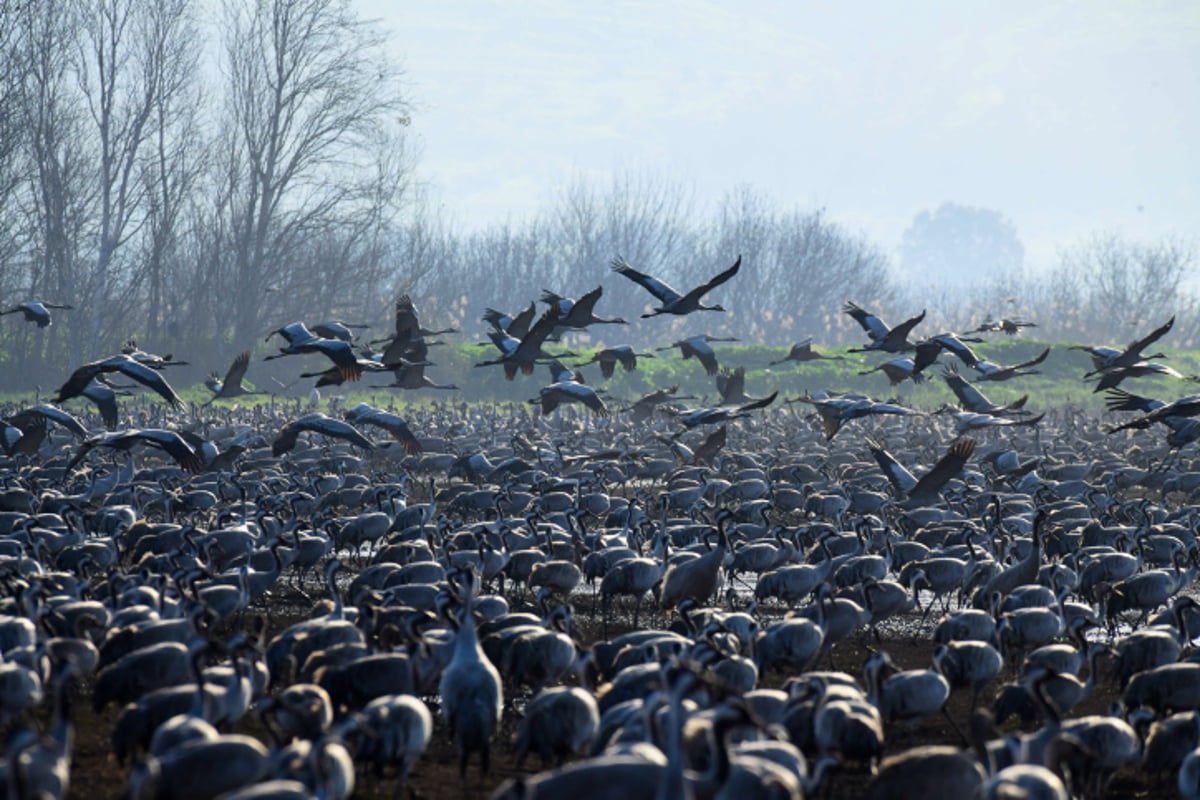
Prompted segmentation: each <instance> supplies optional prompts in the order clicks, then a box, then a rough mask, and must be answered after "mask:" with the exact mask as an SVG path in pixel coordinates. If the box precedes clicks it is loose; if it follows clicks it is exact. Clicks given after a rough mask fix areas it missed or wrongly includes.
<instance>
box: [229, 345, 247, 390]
mask: <svg viewBox="0 0 1200 800" xmlns="http://www.w3.org/2000/svg"><path fill="white" fill-rule="evenodd" d="M248 366H250V351H249V350H246V351H245V352H243V353H241V354H240V355H239V356H238V357H237V358H235V359H234V360H233V363H232V364H230V365H229V371H228V372H226V373H225V381H224V385H225V386H226V387H228V388H229V389H236V388H238V387H240V386H241V385H242V378H244V377H245V376H246V368H247V367H248Z"/></svg>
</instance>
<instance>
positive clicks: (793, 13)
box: [356, 0, 1200, 266]
mask: <svg viewBox="0 0 1200 800" xmlns="http://www.w3.org/2000/svg"><path fill="white" fill-rule="evenodd" d="M356 5H357V7H358V8H359V10H360V12H361V13H362V14H363V15H364V16H369V17H375V18H379V19H380V20H381V21H382V22H383V23H384V24H386V25H388V26H390V27H391V28H393V29H394V32H395V34H394V43H395V44H394V46H395V49H396V55H397V56H398V57H399V59H400V60H401V62H402V64H403V66H404V69H405V71H406V73H407V78H408V81H409V83H410V88H411V94H412V96H413V98H414V99H415V101H416V102H417V104H418V107H417V109H416V111H415V113H414V114H413V128H412V129H413V132H414V133H415V134H416V135H417V136H418V138H419V141H420V146H421V151H422V155H421V161H420V164H421V172H422V174H423V175H424V177H426V178H427V179H428V180H430V181H431V182H432V184H433V186H434V187H435V190H436V193H437V196H438V197H440V199H441V201H442V203H443V204H444V207H445V209H446V211H447V212H448V213H449V215H450V216H451V217H452V218H453V219H454V220H456V221H457V223H458V224H459V225H461V226H463V227H475V226H484V225H487V224H490V223H492V222H498V221H502V220H504V219H506V218H512V219H516V220H519V219H522V218H525V217H527V216H529V215H531V214H533V213H534V212H536V211H537V210H538V209H539V208H541V207H543V206H544V205H545V204H546V203H547V202H548V201H549V200H550V199H552V198H553V197H554V196H555V194H556V192H557V191H558V190H559V189H561V187H562V186H563V185H564V184H565V183H567V182H568V181H570V180H571V179H572V178H574V177H576V176H580V175H582V176H585V177H593V176H594V177H595V178H596V179H597V180H599V181H600V182H601V183H606V182H607V180H608V178H609V177H610V176H611V175H612V174H613V173H614V172H622V171H626V172H649V173H651V174H655V175H662V176H665V177H667V178H670V179H672V180H678V181H682V182H685V183H686V184H688V185H690V186H693V187H694V189H695V194H696V198H697V200H698V201H699V202H700V203H701V204H711V203H714V202H715V201H716V200H717V199H718V198H719V197H720V196H721V194H722V193H723V192H724V191H725V190H727V189H729V188H732V187H734V186H737V185H740V184H748V185H750V186H753V187H755V188H757V189H760V190H761V191H763V192H765V193H766V194H768V195H769V196H770V197H772V198H773V199H774V200H775V201H776V202H777V203H778V205H779V206H780V207H783V208H791V207H799V208H801V209H810V208H815V207H819V206H824V207H825V208H826V209H827V210H828V212H829V214H830V216H831V217H832V218H833V219H836V220H838V221H840V222H843V223H845V224H846V225H848V226H850V227H851V228H853V229H855V230H860V231H863V232H865V233H866V234H867V235H869V236H870V237H871V238H872V239H874V240H875V241H876V242H878V243H879V244H880V245H882V246H883V247H885V248H887V249H889V250H893V249H894V248H895V247H896V246H897V244H898V242H899V240H900V236H901V234H902V233H903V231H904V230H905V228H907V227H908V225H909V223H910V222H911V221H912V218H913V216H914V215H915V214H916V213H917V212H918V211H921V210H922V209H928V208H934V207H936V206H938V205H940V204H941V203H942V202H944V201H952V202H957V203H962V204H966V205H978V206H985V207H988V208H993V209H996V210H999V211H1001V212H1002V213H1003V214H1005V215H1006V216H1008V217H1009V218H1010V219H1012V220H1013V222H1014V223H1015V224H1016V227H1017V230H1018V233H1019V235H1020V237H1021V239H1022V241H1023V242H1024V244H1025V246H1026V252H1027V256H1026V263H1027V264H1029V265H1031V266H1036V265H1037V264H1039V263H1046V262H1047V261H1049V260H1051V259H1053V257H1054V254H1055V252H1056V249H1057V248H1058V247H1060V246H1063V245H1069V244H1072V243H1075V242H1078V241H1079V240H1080V239H1082V238H1084V237H1086V236H1087V235H1089V234H1091V233H1093V232H1097V231H1105V230H1118V231H1121V232H1123V233H1126V234H1128V235H1130V236H1132V237H1138V238H1146V239H1156V238H1158V237H1160V236H1163V235H1166V234H1178V235H1180V236H1186V237H1196V236H1200V155H1198V152H1197V151H1198V148H1200V3H1198V2H1193V1H1192V0H1180V2H1142V1H1140V0H1139V1H1137V2H1134V1H1133V0H1130V2H1100V1H1099V0H1097V1H1096V2H1047V1H1046V0H1037V1H1036V2H1026V1H1025V0H1021V1H1020V2H1012V1H1011V0H1005V2H994V3H984V2H951V1H950V0H946V1H945V2H932V1H929V0H903V2H873V3H866V2H857V3H855V2H833V1H832V0H829V1H828V2H796V1H795V0H779V1H778V2H773V1H771V0H762V1H761V2H736V3H735V2H728V3H718V2H701V1H700V0H649V1H646V2H636V1H635V0H604V2H568V1H567V0H540V1H539V0H530V1H529V2H514V1H511V0H510V1H508V2H505V1H503V0H500V1H497V2H489V1H488V0H454V1H453V2H426V3H395V2H388V1H386V0H356Z"/></svg>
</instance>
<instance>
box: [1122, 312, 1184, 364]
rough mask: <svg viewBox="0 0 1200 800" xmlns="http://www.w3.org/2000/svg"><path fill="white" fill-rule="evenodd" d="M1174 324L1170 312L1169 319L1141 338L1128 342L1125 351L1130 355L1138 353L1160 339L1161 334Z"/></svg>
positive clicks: (1163, 334)
mask: <svg viewBox="0 0 1200 800" xmlns="http://www.w3.org/2000/svg"><path fill="white" fill-rule="evenodd" d="M1174 324H1175V315H1174V314H1172V315H1171V318H1170V319H1169V320H1167V321H1166V322H1164V323H1163V324H1162V325H1160V326H1158V327H1157V328H1155V329H1154V330H1152V331H1150V332H1149V333H1147V334H1146V335H1145V336H1143V337H1142V338H1141V339H1136V340H1134V341H1133V342H1130V344H1129V347H1127V348H1125V352H1126V353H1128V354H1129V355H1130V356H1138V355H1140V354H1141V352H1142V351H1143V350H1145V349H1146V348H1147V347H1149V346H1150V345H1152V344H1154V343H1155V342H1157V341H1158V340H1159V339H1161V338H1162V337H1163V336H1165V335H1166V334H1167V331H1169V330H1171V327H1172V326H1173V325H1174Z"/></svg>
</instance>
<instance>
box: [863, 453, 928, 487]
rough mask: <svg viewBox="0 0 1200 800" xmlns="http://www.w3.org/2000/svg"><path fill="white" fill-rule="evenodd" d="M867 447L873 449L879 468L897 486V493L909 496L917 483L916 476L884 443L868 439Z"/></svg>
mask: <svg viewBox="0 0 1200 800" xmlns="http://www.w3.org/2000/svg"><path fill="white" fill-rule="evenodd" d="M866 443H867V449H868V450H870V451H871V455H872V456H873V457H874V458H875V461H876V463H878V464H879V468H880V469H882V470H883V474H884V476H886V477H887V479H888V482H889V483H891V484H892V487H893V488H895V490H896V493H897V494H899V495H902V496H907V495H908V493H909V492H911V491H912V489H913V487H914V486H916V485H917V479H916V477H915V476H914V475H913V474H912V473H911V472H909V471H908V470H907V469H906V468H905V467H904V465H903V464H901V463H900V462H899V461H897V460H896V458H895V456H893V455H892V454H891V453H889V452H888V451H887V450H885V449H884V448H883V445H881V444H879V443H878V442H876V441H874V440H873V439H866Z"/></svg>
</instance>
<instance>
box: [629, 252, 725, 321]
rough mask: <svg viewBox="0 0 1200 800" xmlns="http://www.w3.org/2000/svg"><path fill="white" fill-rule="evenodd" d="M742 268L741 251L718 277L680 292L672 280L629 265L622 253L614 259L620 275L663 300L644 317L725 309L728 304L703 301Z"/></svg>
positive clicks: (643, 317) (643, 316)
mask: <svg viewBox="0 0 1200 800" xmlns="http://www.w3.org/2000/svg"><path fill="white" fill-rule="evenodd" d="M741 268H742V257H741V256H740V255H739V256H738V257H737V261H735V262H734V263H733V266H732V267H730V268H729V269H727V270H725V271H724V272H721V273H719V274H718V275H717V276H716V277H714V278H712V279H711V280H709V281H708V282H707V283H702V284H700V285H699V286H697V287H696V288H694V289H692V290H690V291H689V292H687V293H686V294H680V293H679V292H678V291H676V290H675V289H673V288H671V287H670V286H669V285H668V284H666V283H664V282H663V281H661V280H659V279H658V278H655V277H654V276H652V275H647V274H646V273H644V272H638V271H637V270H636V269H634V268H633V267H631V266H629V262H627V261H626V260H625V259H624V258H621V256H617V257H616V258H614V259H613V260H612V270H613V272H616V273H618V274H620V275H624V276H625V277H626V278H629V280H631V281H633V282H634V283H636V284H638V285H639V286H641V287H642V288H643V289H645V290H646V291H648V292H649V293H650V294H652V295H654V297H655V299H657V300H658V302H659V303H660V305H659V307H658V308H655V309H653V310H651V311H649V312H647V313H645V314H642V319H647V318H649V317H656V316H658V315H659V314H676V315H683V314H691V313H692V312H693V311H724V310H725V309H724V307H722V306H720V305H711V306H706V305H704V303H703V302H702V300H703V298H704V295H706V294H708V292H709V291H711V290H712V289H715V288H716V287H718V286H720V285H721V284H723V283H725V282H726V281H728V280H729V279H730V278H732V277H733V276H734V275H737V273H738V270H739V269H741Z"/></svg>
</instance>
